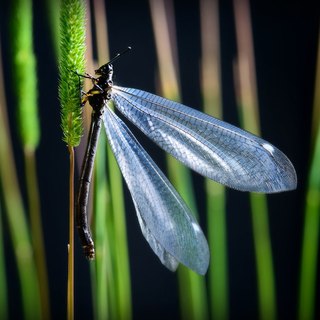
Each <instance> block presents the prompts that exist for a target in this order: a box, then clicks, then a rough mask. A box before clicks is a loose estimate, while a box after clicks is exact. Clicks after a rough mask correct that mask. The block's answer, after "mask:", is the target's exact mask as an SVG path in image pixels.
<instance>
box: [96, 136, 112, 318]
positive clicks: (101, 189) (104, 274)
mask: <svg viewBox="0 0 320 320" xmlns="http://www.w3.org/2000/svg"><path fill="white" fill-rule="evenodd" d="M106 161H107V159H106V138H105V136H104V135H103V134H101V136H100V139H99V145H98V150H97V154H96V159H95V179H94V209H95V210H94V211H95V219H94V235H95V250H96V259H95V263H94V264H93V263H92V264H91V270H92V285H93V295H94V299H93V301H94V310H95V319H108V317H109V315H110V306H109V303H110V301H109V299H108V296H109V295H110V292H109V290H112V287H110V282H109V279H108V272H110V270H112V266H111V256H110V249H109V248H110V244H109V241H108V234H107V232H106V230H107V216H108V215H110V210H111V199H110V192H109V186H108V182H107V172H106Z"/></svg>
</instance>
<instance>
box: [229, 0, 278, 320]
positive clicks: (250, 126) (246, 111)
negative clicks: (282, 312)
mask: <svg viewBox="0 0 320 320" xmlns="http://www.w3.org/2000/svg"><path fill="white" fill-rule="evenodd" d="M234 12H235V23H236V36H237V45H238V64H237V67H238V69H237V70H236V71H237V74H236V77H237V80H238V85H239V86H238V87H239V88H240V90H239V92H237V94H238V107H239V113H240V118H241V120H242V121H241V122H242V125H243V128H244V129H246V130H248V131H250V132H252V133H254V134H257V135H259V133H260V126H259V109H258V97H257V89H256V79H255V67H254V52H253V40H252V30H251V24H250V8H249V2H248V1H247V0H245V1H234ZM236 87H237V86H236ZM250 203H251V215H252V227H253V237H254V247H255V256H256V270H257V278H258V279H257V285H258V297H259V313H260V318H261V319H265V320H268V319H276V317H277V311H276V289H275V279H274V271H273V259H272V249H271V240H270V235H269V222H268V208H267V199H266V196H265V195H263V194H252V193H251V194H250Z"/></svg>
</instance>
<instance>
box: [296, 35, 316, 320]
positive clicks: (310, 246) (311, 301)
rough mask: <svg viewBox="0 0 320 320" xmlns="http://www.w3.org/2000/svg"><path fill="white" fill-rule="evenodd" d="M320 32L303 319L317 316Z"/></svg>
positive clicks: (302, 275)
mask: <svg viewBox="0 0 320 320" xmlns="http://www.w3.org/2000/svg"><path fill="white" fill-rule="evenodd" d="M319 88H320V33H319V39H318V56H317V69H316V81H315V92H314V108H313V109H314V112H313V128H312V129H313V130H312V137H311V140H312V154H311V165H310V171H309V178H308V189H307V193H306V200H305V201H306V202H305V217H304V219H305V220H304V229H303V240H302V256H301V267H300V268H301V270H300V288H299V289H300V290H299V303H298V318H299V320H311V319H314V317H315V311H316V310H315V302H316V288H317V284H318V283H319V280H318V282H317V263H318V251H319V224H320V91H319Z"/></svg>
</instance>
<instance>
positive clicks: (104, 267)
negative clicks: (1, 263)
mask: <svg viewBox="0 0 320 320" xmlns="http://www.w3.org/2000/svg"><path fill="white" fill-rule="evenodd" d="M93 13H94V22H95V25H96V28H95V30H96V37H95V38H96V39H97V48H98V61H99V65H102V64H104V63H106V62H107V61H109V52H108V51H109V50H108V48H109V45H108V29H107V20H106V10H105V6H104V3H103V2H101V1H98V0H95V1H94V3H93ZM95 162H96V164H95V179H96V182H95V187H96V188H95V190H94V194H95V204H96V206H95V207H94V212H95V220H96V223H95V237H96V245H97V246H98V245H99V246H100V248H101V256H100V257H101V259H99V257H98V256H97V259H96V263H95V270H96V272H95V273H94V274H95V279H93V282H95V289H96V292H95V297H96V298H97V301H96V318H97V319H107V318H110V319H125V320H127V319H128V320H129V319H131V317H132V306H131V280H130V267H129V254H128V244H127V230H126V219H125V206H124V198H123V188H122V175H121V172H120V170H119V168H118V164H117V162H116V160H115V158H114V155H113V153H112V150H111V148H110V147H109V146H108V147H107V141H106V138H105V134H104V133H102V134H101V136H100V142H99V149H98V154H97V158H96V161H95ZM106 164H108V165H107V167H106ZM107 176H108V180H107ZM99 223H100V225H99Z"/></svg>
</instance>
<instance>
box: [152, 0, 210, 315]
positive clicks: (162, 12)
mask: <svg viewBox="0 0 320 320" xmlns="http://www.w3.org/2000/svg"><path fill="white" fill-rule="evenodd" d="M149 4H150V11H151V18H152V23H153V31H154V37H155V42H156V49H157V56H158V64H159V73H160V84H161V93H162V95H164V96H165V97H166V98H168V99H171V100H174V101H180V93H179V84H178V63H177V58H176V55H177V48H176V39H175V31H174V12H173V3H172V1H163V0H161V1H159V0H150V1H149ZM169 26H171V27H172V29H173V30H172V29H171V30H169ZM170 40H171V41H170ZM167 166H168V176H169V180H170V181H171V183H172V184H173V185H174V187H175V188H176V189H177V190H178V192H179V193H180V194H181V196H182V198H183V199H184V200H185V201H186V203H187V205H188V207H189V208H190V209H191V211H192V212H193V213H194V214H195V213H196V204H195V199H194V192H193V186H192V181H191V175H190V171H189V169H187V168H186V167H185V166H183V165H182V164H180V163H179V162H178V161H177V160H176V159H174V158H173V157H171V156H170V155H167ZM178 279H179V292H180V310H181V314H182V318H183V319H207V318H208V305H207V296H206V288H205V279H204V278H203V277H202V276H199V275H198V274H196V273H195V272H193V271H191V270H189V269H187V268H186V267H184V266H182V265H180V266H179V269H178Z"/></svg>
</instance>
